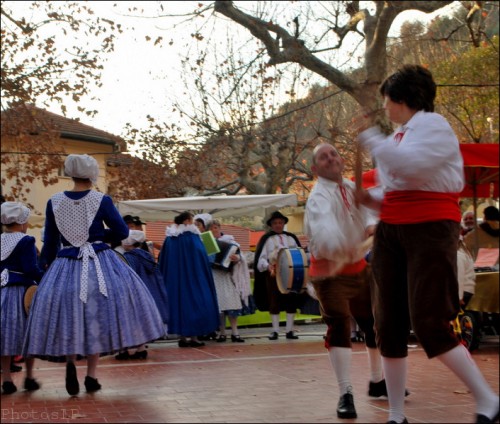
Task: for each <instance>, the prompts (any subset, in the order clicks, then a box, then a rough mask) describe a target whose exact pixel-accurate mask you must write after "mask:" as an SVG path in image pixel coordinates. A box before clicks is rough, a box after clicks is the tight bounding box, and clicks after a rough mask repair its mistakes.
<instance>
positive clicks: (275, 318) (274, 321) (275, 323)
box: [271, 314, 280, 333]
mask: <svg viewBox="0 0 500 424" xmlns="http://www.w3.org/2000/svg"><path fill="white" fill-rule="evenodd" d="M271 322H272V324H273V331H276V333H279V332H280V316H279V314H271Z"/></svg>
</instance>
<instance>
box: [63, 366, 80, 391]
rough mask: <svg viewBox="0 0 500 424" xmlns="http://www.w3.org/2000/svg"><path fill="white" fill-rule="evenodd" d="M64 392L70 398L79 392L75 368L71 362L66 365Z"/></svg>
mask: <svg viewBox="0 0 500 424" xmlns="http://www.w3.org/2000/svg"><path fill="white" fill-rule="evenodd" d="M66 391H67V392H68V393H69V394H70V395H71V396H75V395H77V394H78V393H79V392H80V383H78V376H77V374H76V367H75V364H74V363H73V362H68V363H67V364H66Z"/></svg>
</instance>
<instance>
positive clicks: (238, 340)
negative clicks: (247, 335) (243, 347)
mask: <svg viewBox="0 0 500 424" xmlns="http://www.w3.org/2000/svg"><path fill="white" fill-rule="evenodd" d="M231 341H232V342H233V343H245V340H243V339H242V338H241V336H240V335H237V336H235V335H233V334H231Z"/></svg>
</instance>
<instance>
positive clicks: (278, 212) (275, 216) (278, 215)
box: [266, 211, 288, 227]
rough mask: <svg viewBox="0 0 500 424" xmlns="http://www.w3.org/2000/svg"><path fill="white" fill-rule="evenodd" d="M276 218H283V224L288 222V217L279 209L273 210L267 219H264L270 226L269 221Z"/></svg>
mask: <svg viewBox="0 0 500 424" xmlns="http://www.w3.org/2000/svg"><path fill="white" fill-rule="evenodd" d="M276 218H280V219H283V220H284V221H285V224H286V223H287V222H288V218H287V217H286V216H285V215H283V214H282V213H281V212H280V211H274V212H273V213H272V214H271V216H270V217H269V219H268V220H267V221H266V224H267V225H268V226H269V227H270V226H271V222H272V221H273V219H276Z"/></svg>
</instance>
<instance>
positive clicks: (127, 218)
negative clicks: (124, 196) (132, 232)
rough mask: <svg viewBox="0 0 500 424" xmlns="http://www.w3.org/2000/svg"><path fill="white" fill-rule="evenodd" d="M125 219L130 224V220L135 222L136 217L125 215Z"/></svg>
mask: <svg viewBox="0 0 500 424" xmlns="http://www.w3.org/2000/svg"><path fill="white" fill-rule="evenodd" d="M123 220H124V221H125V222H126V223H127V224H128V223H130V222H134V217H133V216H132V215H125V216H124V217H123Z"/></svg>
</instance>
